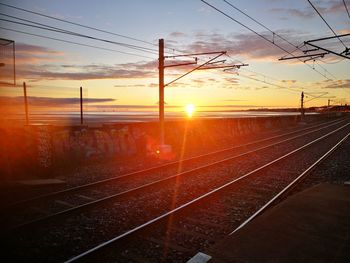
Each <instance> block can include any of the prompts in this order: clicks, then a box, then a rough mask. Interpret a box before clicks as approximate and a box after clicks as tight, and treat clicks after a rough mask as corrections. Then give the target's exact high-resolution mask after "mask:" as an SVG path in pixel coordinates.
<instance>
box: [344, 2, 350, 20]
mask: <svg viewBox="0 0 350 263" xmlns="http://www.w3.org/2000/svg"><path fill="white" fill-rule="evenodd" d="M343 4H344V7H345V10H346V12H347V13H348V17H349V19H350V13H349V9H348V6H347V5H346V3H345V0H343Z"/></svg>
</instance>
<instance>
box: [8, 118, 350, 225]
mask: <svg viewBox="0 0 350 263" xmlns="http://www.w3.org/2000/svg"><path fill="white" fill-rule="evenodd" d="M343 121H344V120H343ZM343 121H340V122H343ZM340 122H339V123H340ZM336 124H338V123H336ZM333 125H335V124H330V125H327V126H325V127H322V128H320V129H317V130H313V131H309V132H307V133H304V134H301V135H297V136H294V137H291V138H288V139H285V140H282V141H279V142H276V143H273V144H270V145H266V146H262V147H260V148H258V149H254V150H250V151H247V152H245V153H241V154H238V155H235V156H231V157H228V158H225V159H222V160H219V161H216V162H212V163H209V164H206V165H203V166H200V167H197V168H193V169H190V170H187V171H185V172H181V173H176V174H174V175H170V176H168V177H166V178H162V179H159V180H155V181H153V182H150V183H146V184H143V185H140V186H137V187H134V188H131V189H128V190H125V191H123V192H119V193H116V194H113V195H109V196H106V197H103V198H100V199H97V200H94V201H91V202H87V203H84V204H81V205H77V206H74V207H72V208H68V209H65V210H62V211H60V212H56V213H52V214H49V215H47V216H43V217H40V218H37V219H33V220H30V221H27V222H24V223H21V224H18V225H15V226H13V227H11V228H10V229H9V231H12V230H15V229H19V228H23V227H27V226H29V225H33V224H37V223H41V222H43V221H46V220H50V219H53V218H57V217H59V216H63V215H66V214H68V213H72V212H76V211H78V210H82V209H85V208H88V207H92V206H94V205H97V204H100V203H102V202H105V201H108V200H112V199H115V198H120V197H123V196H126V195H128V194H132V193H134V192H137V191H140V190H143V189H146V188H148V187H150V186H155V185H157V184H161V183H164V182H166V181H170V180H173V179H176V178H178V177H180V176H185V175H189V174H192V173H195V172H198V171H200V170H203V169H207V168H210V167H215V166H216V165H219V164H224V163H226V162H229V161H232V160H234V159H237V158H240V157H243V156H245V155H248V154H251V153H254V152H258V151H261V150H264V149H267V148H270V147H273V146H276V145H279V144H282V143H285V142H288V141H291V140H294V139H296V138H300V137H302V136H305V135H307V134H311V133H314V132H317V131H320V130H323V129H325V128H328V127H330V126H333ZM347 125H348V124H347ZM337 130H338V129H337Z"/></svg>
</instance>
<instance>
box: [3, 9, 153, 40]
mask: <svg viewBox="0 0 350 263" xmlns="http://www.w3.org/2000/svg"><path fill="white" fill-rule="evenodd" d="M0 5H3V6H7V7H9V8H13V9H17V10H20V11H23V12H26V13H31V14H34V15H38V16H42V17H46V18H50V19H54V20H57V21H60V22H64V23H68V24H71V25H75V26H80V27H84V28H88V29H92V30H95V31H99V32H102V33H106V34H110V35H114V36H118V37H122V38H126V39H129V40H134V41H138V42H142V43H145V44H149V45H153V46H157V45H156V44H154V43H151V42H148V41H145V40H142V39H138V38H134V37H130V36H126V35H122V34H118V33H113V32H110V31H107V30H103V29H99V28H96V27H91V26H86V25H83V24H79V23H75V22H72V21H69V20H66V19H61V18H57V17H53V16H49V15H45V14H42V13H39V12H35V11H31V10H28V9H24V8H20V7H17V6H13V5H9V4H4V3H0Z"/></svg>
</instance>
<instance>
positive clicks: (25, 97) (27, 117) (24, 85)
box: [23, 82, 29, 125]
mask: <svg viewBox="0 0 350 263" xmlns="http://www.w3.org/2000/svg"><path fill="white" fill-rule="evenodd" d="M23 97H24V111H25V114H26V125H29V116H28V99H27V86H26V83H25V82H23Z"/></svg>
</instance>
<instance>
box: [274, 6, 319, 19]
mask: <svg viewBox="0 0 350 263" xmlns="http://www.w3.org/2000/svg"><path fill="white" fill-rule="evenodd" d="M269 11H270V12H272V13H283V14H284V15H291V16H294V17H299V18H303V19H310V18H313V17H314V16H315V13H314V11H313V10H311V9H310V8H307V9H305V10H299V9H295V8H271V9H270V10H269ZM283 17H284V18H285V16H283Z"/></svg>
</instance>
